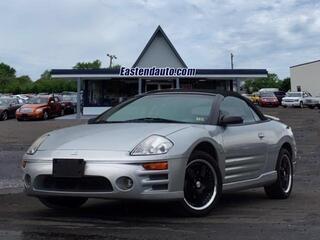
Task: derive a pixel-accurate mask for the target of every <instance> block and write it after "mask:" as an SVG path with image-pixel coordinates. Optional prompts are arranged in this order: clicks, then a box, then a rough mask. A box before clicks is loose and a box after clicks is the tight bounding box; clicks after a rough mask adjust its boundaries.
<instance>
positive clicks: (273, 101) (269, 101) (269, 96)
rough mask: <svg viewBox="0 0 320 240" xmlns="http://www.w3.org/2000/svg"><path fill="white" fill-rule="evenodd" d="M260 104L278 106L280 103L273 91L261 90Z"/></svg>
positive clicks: (262, 105)
mask: <svg viewBox="0 0 320 240" xmlns="http://www.w3.org/2000/svg"><path fill="white" fill-rule="evenodd" d="M259 105H260V106H261V107H278V106H279V105H280V103H279V101H278V99H277V97H276V96H275V94H274V93H273V92H261V93H260V99H259Z"/></svg>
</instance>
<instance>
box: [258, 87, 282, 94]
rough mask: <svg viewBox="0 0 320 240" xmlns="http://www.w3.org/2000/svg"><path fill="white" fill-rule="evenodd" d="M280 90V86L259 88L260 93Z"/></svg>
mask: <svg viewBox="0 0 320 240" xmlns="http://www.w3.org/2000/svg"><path fill="white" fill-rule="evenodd" d="M277 91H279V89H278V88H261V89H260V90H259V93H262V92H277Z"/></svg>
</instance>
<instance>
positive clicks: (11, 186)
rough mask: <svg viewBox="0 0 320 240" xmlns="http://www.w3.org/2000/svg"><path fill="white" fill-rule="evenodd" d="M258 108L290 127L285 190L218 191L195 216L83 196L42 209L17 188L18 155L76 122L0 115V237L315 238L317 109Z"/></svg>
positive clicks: (166, 206)
mask: <svg viewBox="0 0 320 240" xmlns="http://www.w3.org/2000/svg"><path fill="white" fill-rule="evenodd" d="M262 110H263V112H264V113H266V114H270V115H273V116H276V117H279V118H280V119H281V120H282V121H283V122H285V123H287V124H288V125H290V126H291V127H292V128H293V132H294V134H295V137H296V141H297V146H298V155H299V159H298V168H297V172H296V175H295V177H294V188H293V192H292V196H291V197H290V198H289V199H287V200H270V199H268V198H267V197H266V196H265V194H264V192H263V189H262V188H258V189H254V190H247V191H241V192H237V193H232V194H226V195H224V196H223V198H222V200H221V203H220V205H219V206H218V208H217V209H216V210H214V211H213V212H212V213H211V214H210V215H209V216H207V217H202V218H186V217H181V216H180V215H179V214H177V212H176V211H175V205H174V204H170V203H158V202H119V201H106V200H90V201H89V202H88V203H87V204H86V205H85V206H84V207H83V208H81V209H79V210H76V211H67V212H66V211H63V212H59V211H53V210H49V209H47V208H45V207H44V206H42V205H41V204H40V203H39V202H38V201H37V199H35V198H31V197H26V196H24V194H23V193H21V182H20V178H21V172H20V169H19V162H20V159H21V157H22V155H23V153H24V151H25V150H26V149H27V147H28V146H29V145H30V144H31V143H32V141H33V140H35V139H36V138H37V137H38V136H40V135H41V134H43V133H45V132H47V131H50V130H53V129H57V128H62V127H66V126H71V125H75V124H81V123H83V122H84V121H77V120H50V121H46V122H42V121H41V122H16V121H15V120H9V121H6V122H0V239H47V240H50V239H153V240H155V239H196V238H197V239H246V240H248V239H299V240H300V239H320V111H319V110H316V109H314V110H311V109H292V108H288V109H283V108H263V109H262Z"/></svg>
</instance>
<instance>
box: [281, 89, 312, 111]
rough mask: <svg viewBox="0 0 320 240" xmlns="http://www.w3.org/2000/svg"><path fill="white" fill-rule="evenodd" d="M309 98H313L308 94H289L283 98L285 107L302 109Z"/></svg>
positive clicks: (282, 103)
mask: <svg viewBox="0 0 320 240" xmlns="http://www.w3.org/2000/svg"><path fill="white" fill-rule="evenodd" d="M308 97H312V96H311V94H310V93H308V92H287V94H286V96H285V97H284V98H282V102H281V105H282V106H283V107H300V108H303V107H304V105H305V102H306V99H307V98H308Z"/></svg>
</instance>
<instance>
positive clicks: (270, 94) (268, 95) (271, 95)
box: [261, 92, 274, 97]
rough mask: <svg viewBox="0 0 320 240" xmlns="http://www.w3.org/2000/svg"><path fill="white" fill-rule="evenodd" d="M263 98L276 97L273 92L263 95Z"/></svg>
mask: <svg viewBox="0 0 320 240" xmlns="http://www.w3.org/2000/svg"><path fill="white" fill-rule="evenodd" d="M261 97H274V94H273V93H272V92H264V93H261Z"/></svg>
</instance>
